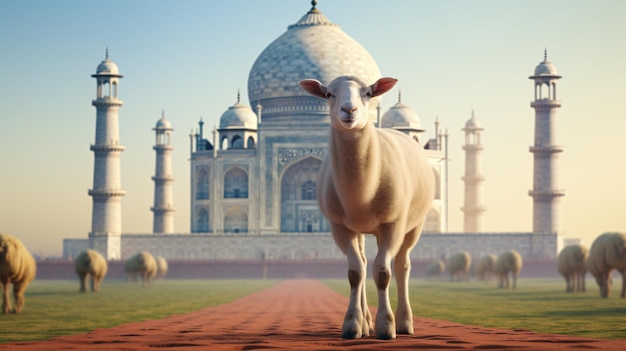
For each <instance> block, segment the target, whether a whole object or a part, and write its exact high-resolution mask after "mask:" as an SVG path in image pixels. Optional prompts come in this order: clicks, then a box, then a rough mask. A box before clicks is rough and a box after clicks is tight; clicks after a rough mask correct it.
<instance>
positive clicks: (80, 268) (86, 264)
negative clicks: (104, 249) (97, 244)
mask: <svg viewBox="0 0 626 351" xmlns="http://www.w3.org/2000/svg"><path fill="white" fill-rule="evenodd" d="M108 268H109V267H108V265H107V261H106V260H105V259H104V257H102V255H101V254H100V253H99V252H98V251H96V250H85V251H81V252H80V253H79V254H78V255H77V256H76V259H75V260H74V270H75V271H76V274H77V275H78V279H79V280H80V290H79V291H80V292H86V291H87V278H88V277H89V276H91V291H92V292H96V291H98V290H100V282H102V279H104V276H105V275H106V274H107V270H108Z"/></svg>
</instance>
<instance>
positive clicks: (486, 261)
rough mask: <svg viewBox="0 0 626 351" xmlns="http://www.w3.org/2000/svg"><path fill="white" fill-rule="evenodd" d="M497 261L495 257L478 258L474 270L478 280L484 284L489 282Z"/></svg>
mask: <svg viewBox="0 0 626 351" xmlns="http://www.w3.org/2000/svg"><path fill="white" fill-rule="evenodd" d="M497 259H498V257H496V255H485V256H483V257H481V258H480V260H479V261H478V263H477V264H476V267H475V269H474V272H475V273H476V276H477V277H478V280H482V281H485V282H488V281H490V280H491V277H492V276H493V273H494V272H493V266H494V265H495V264H496V260H497Z"/></svg>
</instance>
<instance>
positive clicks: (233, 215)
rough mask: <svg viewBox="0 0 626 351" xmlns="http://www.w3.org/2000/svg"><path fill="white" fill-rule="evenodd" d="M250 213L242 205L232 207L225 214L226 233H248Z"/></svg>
mask: <svg viewBox="0 0 626 351" xmlns="http://www.w3.org/2000/svg"><path fill="white" fill-rule="evenodd" d="M247 232H248V213H247V212H246V211H245V210H244V209H243V208H241V207H231V208H230V209H228V210H227V211H226V213H225V214H224V233H235V234H237V233H247Z"/></svg>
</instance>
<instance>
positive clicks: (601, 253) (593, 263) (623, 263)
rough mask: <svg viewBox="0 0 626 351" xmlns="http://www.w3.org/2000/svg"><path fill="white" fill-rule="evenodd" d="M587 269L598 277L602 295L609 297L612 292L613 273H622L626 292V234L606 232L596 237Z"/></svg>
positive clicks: (622, 294) (623, 287) (624, 291)
mask: <svg viewBox="0 0 626 351" xmlns="http://www.w3.org/2000/svg"><path fill="white" fill-rule="evenodd" d="M587 269H588V270H589V273H591V275H593V277H594V278H596V283H598V286H599V287H600V296H602V297H604V298H607V297H609V295H610V292H611V289H610V287H611V273H612V272H613V270H616V271H618V272H619V273H620V274H621V275H622V293H621V294H620V296H621V297H622V298H624V296H625V294H626V234H624V233H604V234H602V235H600V236H598V237H597V238H596V240H594V241H593V244H592V245H591V249H589V257H588V258H587Z"/></svg>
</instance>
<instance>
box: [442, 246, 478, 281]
mask: <svg viewBox="0 0 626 351" xmlns="http://www.w3.org/2000/svg"><path fill="white" fill-rule="evenodd" d="M447 266H448V272H449V273H450V280H452V281H454V280H458V281H469V271H470V267H471V266H472V258H471V257H470V255H469V253H467V252H465V251H463V252H459V253H456V254H454V255H452V256H450V258H449V259H448V264H447Z"/></svg>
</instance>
